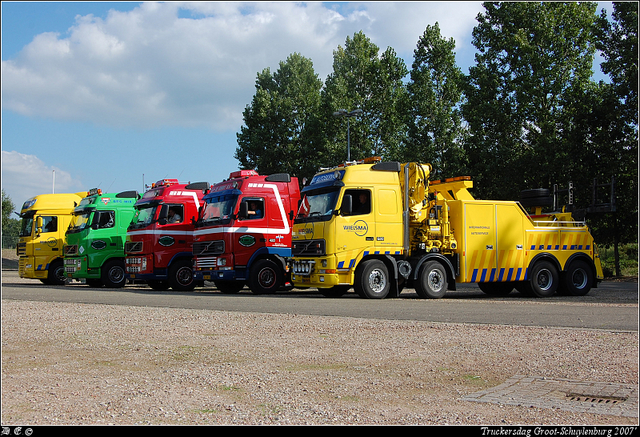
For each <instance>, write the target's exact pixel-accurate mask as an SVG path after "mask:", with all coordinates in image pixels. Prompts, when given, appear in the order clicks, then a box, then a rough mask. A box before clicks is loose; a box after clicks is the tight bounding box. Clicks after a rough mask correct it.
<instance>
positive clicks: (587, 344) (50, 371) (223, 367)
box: [1, 300, 638, 426]
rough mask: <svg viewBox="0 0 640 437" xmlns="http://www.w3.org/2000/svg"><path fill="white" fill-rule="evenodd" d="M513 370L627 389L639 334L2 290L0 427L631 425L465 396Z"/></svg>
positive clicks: (634, 377) (627, 420) (633, 421)
mask: <svg viewBox="0 0 640 437" xmlns="http://www.w3.org/2000/svg"><path fill="white" fill-rule="evenodd" d="M513 375H529V376H536V377H546V378H566V379H571V380H580V381H600V382H612V383H623V384H631V385H634V386H637V385H638V334H637V333H630V332H609V331H600V330H577V329H549V328H531V327H521V326H510V327H508V326H491V325H465V324H446V323H430V322H405V321H381V320H366V319H356V318H341V317H316V316H300V315H278V314H255V313H235V312H221V311H208V310H190V309H189V310H187V309H167V308H142V307H126V306H109V305H88V304H68V303H46V302H28V301H13V300H3V301H2V417H1V422H2V424H3V425H5V426H7V425H22V426H25V425H29V426H32V425H100V424H116V425H142V424H153V425H160V424H165V425H206V424H226V425H257V424H282V425H348V424H357V425H374V424H385V425H456V424H458V425H574V426H580V425H582V426H585V425H637V424H638V418H637V417H620V416H614V415H606V414H587V413H578V412H572V411H565V410H560V409H557V408H538V407H533V406H531V405H524V404H523V405H519V406H511V405H501V404H492V403H477V402H469V401H464V400H462V399H461V398H462V397H463V396H465V395H468V394H471V393H475V392H478V391H481V390H484V389H488V388H491V387H495V386H497V385H499V384H501V383H503V382H504V381H505V380H508V379H509V378H511V377H512V376H513Z"/></svg>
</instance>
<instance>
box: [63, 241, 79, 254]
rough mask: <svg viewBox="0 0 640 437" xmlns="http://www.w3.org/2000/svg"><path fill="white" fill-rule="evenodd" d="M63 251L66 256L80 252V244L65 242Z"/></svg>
mask: <svg viewBox="0 0 640 437" xmlns="http://www.w3.org/2000/svg"><path fill="white" fill-rule="evenodd" d="M62 250H63V252H64V255H65V256H71V255H77V254H78V245H77V244H65V246H64V247H63V249H62Z"/></svg>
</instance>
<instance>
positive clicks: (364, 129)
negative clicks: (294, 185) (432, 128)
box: [321, 31, 407, 166]
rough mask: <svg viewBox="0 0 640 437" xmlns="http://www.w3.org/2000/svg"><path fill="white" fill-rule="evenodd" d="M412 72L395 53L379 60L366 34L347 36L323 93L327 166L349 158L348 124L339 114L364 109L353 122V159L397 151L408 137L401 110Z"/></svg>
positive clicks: (390, 52)
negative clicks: (409, 72)
mask: <svg viewBox="0 0 640 437" xmlns="http://www.w3.org/2000/svg"><path fill="white" fill-rule="evenodd" d="M406 75H407V68H406V66H405V64H404V61H402V59H401V58H399V57H398V56H397V55H396V53H395V51H394V50H393V49H392V48H387V50H385V51H384V52H383V53H382V55H379V49H378V47H377V46H376V45H375V44H373V43H372V42H371V40H369V38H367V37H366V36H365V35H364V33H363V32H362V31H360V32H357V33H355V34H354V36H353V38H349V37H347V39H346V43H345V46H344V47H341V46H339V47H338V49H337V50H335V51H334V52H333V72H332V73H331V74H330V75H329V76H328V77H327V80H326V82H325V88H324V89H323V92H322V110H321V112H322V117H323V125H324V126H325V130H324V136H325V138H326V141H327V150H328V151H329V154H328V156H327V158H328V161H327V162H324V165H325V166H329V165H334V164H337V163H339V162H343V161H345V160H346V158H347V121H346V120H345V119H344V118H336V117H334V116H333V113H334V112H336V111H339V110H340V109H346V110H347V111H348V112H350V111H352V110H355V109H362V111H363V114H362V116H361V117H358V118H351V119H350V120H349V136H350V146H351V159H352V160H357V159H363V158H366V157H369V156H383V157H386V156H387V155H389V154H391V153H392V151H394V150H395V151H397V149H398V148H399V147H400V142H401V141H402V140H403V139H404V137H405V136H406V127H405V124H404V120H403V117H402V116H401V114H402V113H401V106H402V104H403V103H402V102H403V101H404V99H406V88H405V86H404V84H403V82H402V80H403V78H404V77H405V76H406Z"/></svg>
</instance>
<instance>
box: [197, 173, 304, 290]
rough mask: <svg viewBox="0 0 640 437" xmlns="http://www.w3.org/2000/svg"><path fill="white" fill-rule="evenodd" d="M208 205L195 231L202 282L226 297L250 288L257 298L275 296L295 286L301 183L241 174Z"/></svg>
mask: <svg viewBox="0 0 640 437" xmlns="http://www.w3.org/2000/svg"><path fill="white" fill-rule="evenodd" d="M204 202H205V204H204V206H203V208H202V210H201V211H200V215H199V217H198V221H197V223H196V229H195V231H194V243H193V255H194V269H195V275H196V278H198V279H201V280H207V281H212V282H214V283H215V285H216V287H217V288H218V289H219V290H220V291H222V292H223V293H236V292H238V291H240V290H241V289H242V288H243V287H244V286H245V285H248V286H249V288H250V289H251V291H252V292H254V293H256V294H265V293H275V292H276V291H277V290H279V289H280V288H282V287H283V286H284V285H285V284H288V283H289V281H290V278H289V273H288V268H287V259H288V258H289V257H290V256H291V226H292V224H293V218H294V215H295V211H296V209H297V208H298V205H299V202H300V188H299V186H298V180H297V178H295V177H291V176H289V175H288V174H283V173H278V174H273V175H269V176H263V175H259V174H258V173H257V172H255V171H254V170H239V171H236V172H232V173H231V174H230V175H229V179H227V180H225V181H222V182H220V183H218V184H216V185H213V186H212V187H211V191H210V192H209V194H207V195H206V196H205V197H204Z"/></svg>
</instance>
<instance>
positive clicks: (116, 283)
mask: <svg viewBox="0 0 640 437" xmlns="http://www.w3.org/2000/svg"><path fill="white" fill-rule="evenodd" d="M126 282H127V277H126V275H125V271H124V263H123V262H122V261H118V260H113V261H109V262H108V263H107V264H105V265H104V267H102V283H103V284H104V286H105V287H107V288H122V287H124V284H125V283H126Z"/></svg>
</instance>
